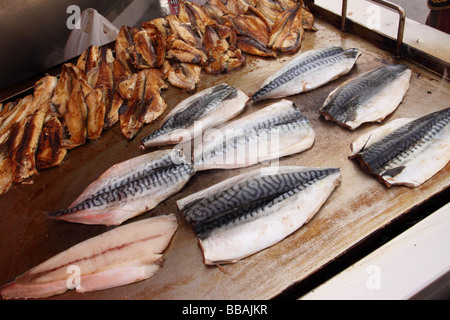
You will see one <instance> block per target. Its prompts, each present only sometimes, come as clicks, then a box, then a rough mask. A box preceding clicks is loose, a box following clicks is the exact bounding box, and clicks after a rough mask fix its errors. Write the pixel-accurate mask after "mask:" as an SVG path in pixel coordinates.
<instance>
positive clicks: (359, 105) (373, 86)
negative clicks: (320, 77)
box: [320, 64, 411, 130]
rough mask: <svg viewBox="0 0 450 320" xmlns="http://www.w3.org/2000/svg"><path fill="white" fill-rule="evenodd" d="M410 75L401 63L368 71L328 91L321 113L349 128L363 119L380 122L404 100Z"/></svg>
mask: <svg viewBox="0 0 450 320" xmlns="http://www.w3.org/2000/svg"><path fill="white" fill-rule="evenodd" d="M410 78H411V70H410V69H409V68H408V67H407V66H406V65H402V64H399V65H388V66H384V67H380V68H377V69H374V70H371V71H368V72H366V73H363V74H361V75H359V76H357V77H355V78H353V79H351V80H349V81H346V82H344V84H342V85H341V86H339V87H338V88H336V89H335V90H334V91H333V92H331V93H330V95H329V96H328V98H327V99H326V100H325V102H324V104H323V106H322V108H321V109H320V114H322V115H323V116H324V118H325V119H326V120H330V121H335V122H337V123H338V124H339V125H341V126H343V127H346V128H348V129H351V130H354V129H356V128H358V127H359V126H360V125H361V124H363V123H365V122H381V121H383V120H384V119H385V118H386V117H387V116H388V115H390V114H391V113H392V112H394V111H395V110H396V109H397V107H398V106H399V104H400V103H401V101H402V100H403V97H404V95H405V93H406V91H407V90H408V88H409V81H410Z"/></svg>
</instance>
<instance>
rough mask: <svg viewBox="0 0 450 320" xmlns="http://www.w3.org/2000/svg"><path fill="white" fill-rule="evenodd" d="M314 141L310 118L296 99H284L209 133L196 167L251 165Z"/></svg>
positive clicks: (197, 152)
mask: <svg viewBox="0 0 450 320" xmlns="http://www.w3.org/2000/svg"><path fill="white" fill-rule="evenodd" d="M314 140H315V133H314V129H313V128H312V126H311V124H310V122H309V120H308V119H307V118H306V117H305V116H303V114H302V112H301V111H300V109H298V108H297V107H296V106H295V105H294V103H293V102H292V101H288V100H282V101H279V102H277V103H274V104H271V105H270V106H268V107H265V108H264V109H261V110H259V111H256V112H253V113H251V114H249V115H247V116H245V117H242V118H240V119H237V120H234V121H232V122H230V123H228V124H226V125H224V126H223V127H221V128H220V129H212V130H210V131H208V132H205V135H204V139H203V143H202V144H199V145H198V146H197V147H196V149H195V150H194V166H195V169H196V171H200V170H207V169H232V168H240V167H245V166H250V165H254V164H256V163H259V162H263V161H268V160H273V159H279V158H281V157H284V156H287V155H291V154H295V153H299V152H302V151H304V150H306V149H309V148H311V147H312V145H313V144H314Z"/></svg>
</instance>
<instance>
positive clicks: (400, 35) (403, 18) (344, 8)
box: [341, 0, 406, 57]
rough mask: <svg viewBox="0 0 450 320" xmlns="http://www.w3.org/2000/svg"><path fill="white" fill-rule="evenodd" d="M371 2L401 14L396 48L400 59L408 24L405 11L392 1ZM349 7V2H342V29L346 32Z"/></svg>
mask: <svg viewBox="0 0 450 320" xmlns="http://www.w3.org/2000/svg"><path fill="white" fill-rule="evenodd" d="M370 1H372V2H375V3H378V4H381V5H383V6H385V7H388V8H391V9H394V10H396V11H397V12H398V13H399V16H400V18H399V22H398V31H397V45H396V48H395V55H396V56H397V57H400V55H401V46H402V43H403V35H404V34H405V23H406V12H405V10H404V9H403V8H402V7H400V6H399V5H396V4H395V3H392V2H390V1H385V0H370ZM347 5H348V0H342V15H341V19H342V20H341V28H342V30H343V31H346V22H347Z"/></svg>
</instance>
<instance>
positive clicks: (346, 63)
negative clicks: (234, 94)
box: [252, 47, 360, 101]
mask: <svg viewBox="0 0 450 320" xmlns="http://www.w3.org/2000/svg"><path fill="white" fill-rule="evenodd" d="M359 56H360V52H359V50H358V49H356V48H351V49H347V50H344V49H342V48H341V47H325V48H320V49H314V50H309V51H306V52H303V53H299V54H297V55H295V56H294V58H293V59H292V60H291V61H290V62H288V63H287V64H286V65H285V66H284V67H282V68H281V69H280V70H279V71H278V72H276V73H275V74H273V75H272V76H270V77H269V78H267V79H266V81H264V83H263V84H262V86H261V88H260V89H259V90H258V91H257V92H256V93H255V94H253V97H252V100H253V101H258V100H263V99H275V98H283V97H287V96H291V95H295V94H298V93H301V92H305V91H309V90H313V89H315V88H318V87H320V86H322V85H324V84H326V83H328V82H330V81H332V80H334V79H337V78H338V77H340V76H342V75H344V74H347V73H348V72H349V71H350V70H351V69H352V68H353V65H354V64H355V62H356V60H357V59H358V57H359Z"/></svg>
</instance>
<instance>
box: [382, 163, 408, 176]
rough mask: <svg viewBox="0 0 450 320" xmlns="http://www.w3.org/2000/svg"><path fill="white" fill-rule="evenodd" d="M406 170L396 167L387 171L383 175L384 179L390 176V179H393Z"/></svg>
mask: <svg viewBox="0 0 450 320" xmlns="http://www.w3.org/2000/svg"><path fill="white" fill-rule="evenodd" d="M405 168H406V167H405V166H398V167H395V168H392V169H389V170H386V171H385V172H384V173H383V175H382V176H383V177H384V176H389V177H392V178H393V177H395V176H397V175H399V174H400V173H401V172H402V171H403V170H404V169H405Z"/></svg>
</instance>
